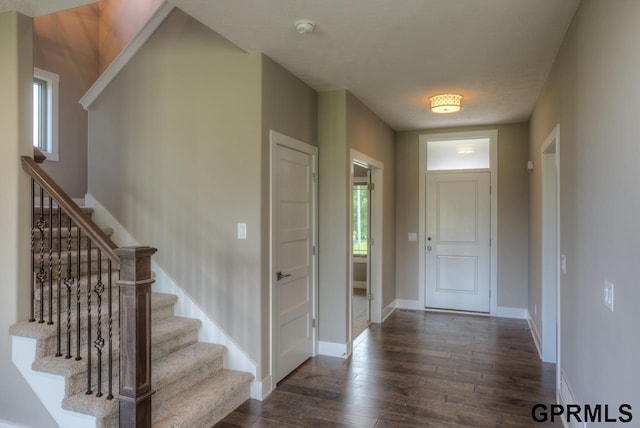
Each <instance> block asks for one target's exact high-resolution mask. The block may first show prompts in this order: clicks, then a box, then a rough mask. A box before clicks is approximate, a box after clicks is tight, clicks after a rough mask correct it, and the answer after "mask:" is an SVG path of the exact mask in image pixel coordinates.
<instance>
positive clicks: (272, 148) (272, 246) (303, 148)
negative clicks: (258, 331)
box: [269, 130, 320, 393]
mask: <svg viewBox="0 0 640 428" xmlns="http://www.w3.org/2000/svg"><path fill="white" fill-rule="evenodd" d="M278 145H280V146H282V147H286V148H288V149H291V150H297V151H299V152H302V153H305V154H307V155H309V156H311V159H312V161H311V162H312V171H311V172H312V174H313V176H314V177H315V178H314V180H313V184H312V186H311V187H312V192H313V195H312V196H311V200H312V205H313V206H312V223H313V225H312V235H313V236H312V245H313V247H314V248H318V148H317V147H315V146H312V145H311V144H308V143H305V142H304V141H300V140H297V139H295V138H292V137H289V136H287V135H284V134H281V133H279V132H276V131H274V130H269V165H270V168H269V334H270V337H269V360H270V361H269V372H270V377H269V378H270V385H271V386H270V388H271V390H273V389H275V387H276V383H277V382H278V379H277V377H278V372H277V368H276V357H277V349H276V347H277V329H276V321H277V320H276V315H275V311H274V309H275V308H276V300H275V299H276V293H275V283H274V279H275V278H276V271H277V266H276V261H275V255H276V235H275V234H276V231H275V227H274V226H275V225H274V221H275V220H274V219H275V217H276V207H275V206H274V200H273V199H274V191H275V189H276V187H275V181H274V180H275V174H274V173H275V170H276V167H275V163H276V156H275V155H276V149H277V147H278ZM311 265H312V273H311V277H312V281H313V286H312V288H313V290H312V292H311V294H312V297H311V299H312V300H313V302H312V312H313V314H312V316H313V319H314V320H316V326H315V327H314V328H313V332H312V335H313V338H312V342H313V343H312V345H313V350H312V355H314V356H315V355H318V354H319V353H320V351H319V347H320V345H319V342H318V340H319V334H318V330H319V328H318V324H319V323H317V320H318V313H319V306H318V305H319V301H320V296H319V294H318V283H319V281H318V273H319V267H318V255H317V251H316V253H315V254H313V255H312V260H311ZM270 392H271V391H269V393H270Z"/></svg>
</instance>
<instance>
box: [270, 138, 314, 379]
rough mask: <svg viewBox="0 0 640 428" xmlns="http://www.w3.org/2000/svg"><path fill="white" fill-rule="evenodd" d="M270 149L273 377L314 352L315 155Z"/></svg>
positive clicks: (288, 370)
mask: <svg viewBox="0 0 640 428" xmlns="http://www.w3.org/2000/svg"><path fill="white" fill-rule="evenodd" d="M274 141H275V143H276V146H275V148H274V151H273V168H274V170H273V182H272V198H273V199H272V204H273V205H272V209H273V213H272V214H273V217H272V221H273V222H274V224H273V240H274V248H273V251H274V254H273V270H274V272H273V273H274V277H273V278H272V281H273V289H272V290H273V306H274V307H273V314H274V319H273V322H274V326H275V328H274V335H275V337H274V346H275V361H274V363H275V364H274V366H275V381H276V382H279V381H280V380H282V379H283V378H284V377H285V376H286V375H288V374H289V373H291V371H293V370H294V369H295V368H296V367H298V366H299V365H300V364H302V363H303V362H304V361H305V360H306V359H307V358H309V357H310V356H312V354H313V305H314V298H313V296H314V277H315V274H314V266H313V257H314V256H313V238H314V198H315V193H314V192H315V188H314V183H313V176H314V160H315V159H314V155H313V154H312V153H305V152H302V151H298V150H295V149H292V148H290V147H287V146H284V145H281V144H279V143H278V141H277V139H274Z"/></svg>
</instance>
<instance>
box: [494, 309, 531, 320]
mask: <svg viewBox="0 0 640 428" xmlns="http://www.w3.org/2000/svg"><path fill="white" fill-rule="evenodd" d="M491 316H492V317H499V318H515V319H519V320H526V319H529V310H528V309H527V308H510V307H508V306H496V307H495V308H494V310H492V311H491Z"/></svg>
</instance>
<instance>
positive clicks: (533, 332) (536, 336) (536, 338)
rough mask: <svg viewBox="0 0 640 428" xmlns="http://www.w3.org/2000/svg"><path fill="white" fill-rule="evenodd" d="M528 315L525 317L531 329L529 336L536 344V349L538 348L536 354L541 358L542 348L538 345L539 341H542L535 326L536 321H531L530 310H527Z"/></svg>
mask: <svg viewBox="0 0 640 428" xmlns="http://www.w3.org/2000/svg"><path fill="white" fill-rule="evenodd" d="M527 313H528V315H529V317H528V318H527V323H528V324H529V330H531V337H533V343H535V345H536V349H537V350H538V356H539V357H540V359H541V360H542V348H541V347H540V343H542V339H541V338H540V332H539V331H538V328H537V327H536V323H535V322H533V317H531V312H529V311H527Z"/></svg>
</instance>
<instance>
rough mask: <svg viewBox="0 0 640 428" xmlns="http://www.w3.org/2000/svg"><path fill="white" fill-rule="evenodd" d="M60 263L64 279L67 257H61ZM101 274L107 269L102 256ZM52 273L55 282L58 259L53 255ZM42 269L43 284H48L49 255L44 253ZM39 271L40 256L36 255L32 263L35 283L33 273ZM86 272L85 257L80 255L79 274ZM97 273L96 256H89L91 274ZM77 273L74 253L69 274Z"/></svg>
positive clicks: (35, 273) (56, 279)
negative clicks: (43, 275)
mask: <svg viewBox="0 0 640 428" xmlns="http://www.w3.org/2000/svg"><path fill="white" fill-rule="evenodd" d="M61 261H62V263H61V265H60V272H61V275H62V278H63V280H64V278H65V277H66V276H67V271H68V269H69V266H68V265H67V257H66V256H65V257H63V258H62V260H61ZM101 265H102V274H103V275H106V274H107V272H108V269H109V264H108V261H107V260H106V259H105V258H104V257H103V258H102V263H101ZM51 268H52V270H51V271H52V274H53V281H54V282H55V283H57V281H58V259H57V257H55V256H54V257H53V260H52V266H51ZM42 269H43V271H44V273H45V275H46V277H45V284H46V285H48V284H49V256H48V255H46V256H45V259H44V262H43V263H42ZM114 270H115V267H114V266H113V264H112V271H114ZM39 272H40V257H39V256H38V257H36V258H35V260H34V264H33V274H34V281H35V282H36V283H37V278H36V276H35V275H37V274H38V273H39ZM87 272H89V269H88V266H87V259H86V258H85V257H82V258H81V260H80V275H85V274H86V273H87ZM97 273H98V258H97V256H96V257H92V258H91V274H93V275H95V274H97ZM77 274H78V260H77V258H76V256H75V254H74V255H73V257H72V259H71V275H72V276H74V277H75V276H76V275H77Z"/></svg>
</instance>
